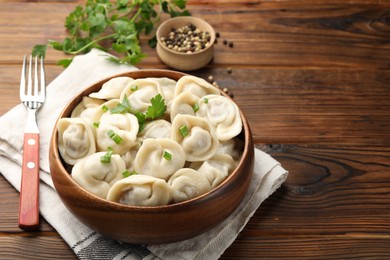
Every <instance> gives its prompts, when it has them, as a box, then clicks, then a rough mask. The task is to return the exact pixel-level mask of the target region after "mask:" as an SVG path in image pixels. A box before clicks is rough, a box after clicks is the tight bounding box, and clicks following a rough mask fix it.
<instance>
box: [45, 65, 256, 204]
mask: <svg viewBox="0 0 390 260" xmlns="http://www.w3.org/2000/svg"><path fill="white" fill-rule="evenodd" d="M151 72H152V73H157V74H162V76H159V77H167V78H170V77H169V76H168V74H170V75H172V74H173V75H174V76H175V78H171V79H175V80H178V79H179V78H181V77H183V76H186V75H190V74H187V73H183V72H179V71H174V70H166V69H140V70H136V71H134V70H130V71H127V72H122V73H119V74H115V75H112V76H109V77H106V78H104V79H102V80H100V81H97V82H95V83H92V84H90V85H88V86H87V87H85V88H84V89H82V90H81V91H80V92H79V93H78V94H76V95H75V96H74V97H73V98H72V99H71V100H70V101H69V102H68V103H67V105H66V106H65V107H64V108H63V110H62V111H61V113H60V114H59V116H58V117H57V120H56V123H55V125H54V129H53V131H52V136H51V140H50V150H49V155H50V153H54V154H53V155H54V156H53V157H54V158H56V159H57V160H58V161H57V162H56V166H57V165H58V166H60V169H59V170H60V171H61V175H63V176H64V177H65V178H66V180H67V181H68V182H70V183H72V185H73V186H74V188H75V189H77V191H78V192H81V193H82V194H84V195H85V196H86V198H88V200H92V201H95V202H100V203H94V205H95V206H94V207H105V208H110V209H112V210H116V211H132V212H133V211H135V212H147V211H151V212H154V211H158V212H161V211H170V210H174V209H176V208H185V207H191V206H193V205H195V204H199V203H202V202H203V201H204V200H207V199H209V198H210V199H211V198H212V197H213V196H217V194H218V191H219V190H220V189H222V188H223V187H224V186H226V184H227V183H229V181H230V180H231V179H233V178H235V177H237V174H238V173H237V172H238V169H239V168H242V167H243V164H244V163H245V161H246V158H247V157H251V156H252V154H253V151H252V150H253V149H252V148H253V143H252V140H251V130H250V127H249V122H248V120H247V119H246V117H245V115H244V113H243V112H242V110H241V108H240V107H239V106H238V105H237V103H236V102H235V101H234V100H233V99H232V98H231V97H230V96H229V95H227V94H226V93H224V92H223V91H221V90H220V93H221V94H222V95H223V96H225V97H227V98H229V99H230V100H231V101H233V102H234V103H235V104H236V105H237V107H238V109H239V112H240V116H241V121H242V125H243V128H242V131H241V133H240V134H239V135H243V141H244V147H243V152H242V155H241V158H240V160H239V163H238V164H237V166H236V168H235V169H234V171H233V172H232V173H230V174H229V175H228V176H227V178H226V179H225V180H224V181H223V182H221V183H220V184H219V185H218V186H216V187H215V188H213V189H211V190H210V191H208V192H206V193H204V194H202V195H200V196H197V197H195V198H192V199H189V200H185V201H182V202H178V203H172V204H168V205H159V206H133V205H125V204H121V203H118V202H113V201H108V200H106V199H103V198H100V197H98V196H97V195H94V194H92V193H90V192H89V191H87V190H86V189H84V188H83V187H81V186H80V185H79V184H78V183H77V182H76V181H75V180H74V179H73V178H72V177H71V173H70V172H68V170H67V169H66V168H65V165H64V162H63V160H62V159H61V155H60V154H59V150H58V130H57V124H58V121H59V119H60V118H63V117H68V116H70V113H71V111H72V109H70V107H71V106H73V108H74V107H75V106H76V105H77V104H78V103H75V104H73V103H74V102H76V100H78V99H82V98H83V97H84V96H88V94H90V93H92V92H94V91H98V90H99V89H100V88H101V87H102V85H103V84H104V83H105V82H107V81H108V80H110V79H112V78H115V77H121V76H128V77H131V74H136V73H140V74H141V75H145V76H144V77H136V78H134V79H139V78H146V77H156V76H148V74H150V73H151ZM190 76H192V75H190ZM176 77H178V78H177V79H176ZM213 87H214V86H213ZM95 89H97V90H95ZM65 114H68V115H65ZM51 174H53V173H51ZM54 184H55V182H54ZM97 205H99V206H97Z"/></svg>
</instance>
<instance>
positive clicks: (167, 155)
mask: <svg viewBox="0 0 390 260" xmlns="http://www.w3.org/2000/svg"><path fill="white" fill-rule="evenodd" d="M163 157H164V159H165V160H167V161H170V160H171V159H172V154H170V153H169V152H167V151H164V153H163Z"/></svg>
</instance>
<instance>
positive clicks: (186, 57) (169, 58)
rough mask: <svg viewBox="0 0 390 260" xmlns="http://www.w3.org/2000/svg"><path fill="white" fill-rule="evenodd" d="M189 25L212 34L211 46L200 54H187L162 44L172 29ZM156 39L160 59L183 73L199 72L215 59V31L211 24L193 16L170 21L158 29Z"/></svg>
mask: <svg viewBox="0 0 390 260" xmlns="http://www.w3.org/2000/svg"><path fill="white" fill-rule="evenodd" d="M189 23H192V24H193V25H195V26H196V27H197V28H199V29H200V30H201V31H204V32H209V33H210V36H211V39H210V45H209V46H208V47H207V48H205V49H203V50H202V51H199V52H194V53H191V54H187V53H180V52H177V51H173V50H171V49H169V48H167V47H166V46H164V45H163V44H162V41H161V37H165V36H167V35H168V33H169V32H170V31H171V29H172V28H175V29H177V28H180V27H182V26H184V25H187V24H189ZM156 37H157V46H156V49H157V55H158V57H159V58H160V59H161V61H162V62H164V63H165V64H166V65H168V66H169V67H171V68H173V69H177V70H181V71H191V70H197V69H200V68H202V67H204V66H205V65H207V64H208V63H209V62H210V61H211V60H212V58H213V55H214V41H215V31H214V29H213V27H212V26H211V25H210V24H209V23H207V22H206V21H204V20H202V19H200V18H197V17H193V16H179V17H175V18H171V19H168V20H166V21H165V22H163V23H162V24H161V25H160V26H159V27H158V29H157V32H156Z"/></svg>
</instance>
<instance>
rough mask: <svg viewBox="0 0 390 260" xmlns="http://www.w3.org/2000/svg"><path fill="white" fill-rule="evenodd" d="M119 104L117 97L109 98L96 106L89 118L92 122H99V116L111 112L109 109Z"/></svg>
mask: <svg viewBox="0 0 390 260" xmlns="http://www.w3.org/2000/svg"><path fill="white" fill-rule="evenodd" d="M119 104H120V100H119V99H111V100H109V101H106V102H104V103H103V104H101V105H100V106H98V107H97V108H96V109H95V112H94V113H93V115H92V118H91V120H92V123H94V124H99V123H100V119H101V117H102V116H103V115H104V114H111V112H110V109H113V108H115V107H117V106H118V105H119Z"/></svg>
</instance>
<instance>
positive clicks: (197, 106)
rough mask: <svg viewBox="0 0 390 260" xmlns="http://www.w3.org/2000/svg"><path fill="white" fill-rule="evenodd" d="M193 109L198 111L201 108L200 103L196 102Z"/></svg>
mask: <svg viewBox="0 0 390 260" xmlns="http://www.w3.org/2000/svg"><path fill="white" fill-rule="evenodd" d="M192 109H193V110H194V112H196V111H198V110H199V104H198V102H195V104H194V105H193V106H192Z"/></svg>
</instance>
